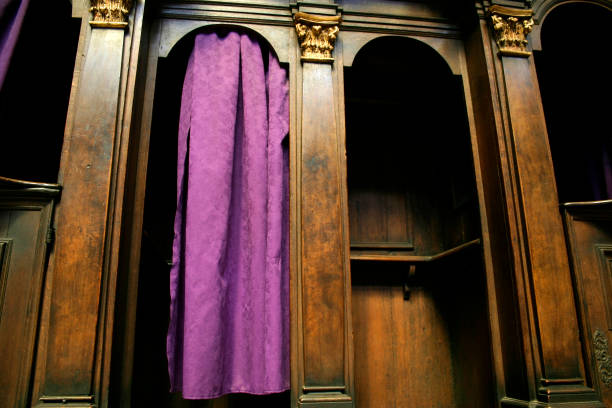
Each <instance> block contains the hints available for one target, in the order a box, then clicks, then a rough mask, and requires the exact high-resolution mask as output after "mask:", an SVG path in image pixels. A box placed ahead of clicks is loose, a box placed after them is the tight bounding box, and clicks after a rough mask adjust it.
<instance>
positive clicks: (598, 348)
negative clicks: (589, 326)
mask: <svg viewBox="0 0 612 408" xmlns="http://www.w3.org/2000/svg"><path fill="white" fill-rule="evenodd" d="M593 349H594V354H595V361H597V368H598V370H599V378H600V379H601V382H602V383H604V384H605V385H606V386H608V387H610V386H611V385H612V359H611V358H610V351H609V350H608V338H607V337H606V335H605V334H604V333H603V332H602V331H601V330H599V329H597V330H595V332H594V333H593Z"/></svg>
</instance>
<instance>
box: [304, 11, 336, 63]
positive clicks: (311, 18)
mask: <svg viewBox="0 0 612 408" xmlns="http://www.w3.org/2000/svg"><path fill="white" fill-rule="evenodd" d="M293 21H294V22H295V30H296V31H297V36H298V41H299V42H300V48H301V49H302V61H308V62H332V61H333V60H334V58H333V57H332V51H333V50H334V44H335V43H336V34H338V31H340V29H339V28H338V25H339V24H340V16H315V15H312V14H307V13H302V12H298V13H295V14H294V15H293Z"/></svg>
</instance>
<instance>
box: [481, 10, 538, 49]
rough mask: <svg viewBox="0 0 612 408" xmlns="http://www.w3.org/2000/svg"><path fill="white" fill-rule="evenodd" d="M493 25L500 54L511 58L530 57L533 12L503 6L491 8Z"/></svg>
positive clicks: (490, 13)
mask: <svg viewBox="0 0 612 408" xmlns="http://www.w3.org/2000/svg"><path fill="white" fill-rule="evenodd" d="M489 15H490V17H491V25H492V28H493V34H494V35H495V41H496V42H497V46H498V47H499V54H500V55H504V56H511V57H528V56H530V55H531V52H529V51H527V43H528V41H527V34H529V33H530V32H531V30H532V28H533V24H534V23H533V18H532V15H533V11H532V10H525V9H515V8H510V7H503V6H491V7H489Z"/></svg>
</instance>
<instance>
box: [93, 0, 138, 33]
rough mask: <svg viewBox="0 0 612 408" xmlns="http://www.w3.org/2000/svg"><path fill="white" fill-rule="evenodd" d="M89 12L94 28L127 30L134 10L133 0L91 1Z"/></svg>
mask: <svg viewBox="0 0 612 408" xmlns="http://www.w3.org/2000/svg"><path fill="white" fill-rule="evenodd" d="M90 1H91V7H90V8H89V11H91V13H92V14H93V19H92V20H91V21H90V22H89V24H91V26H92V27H102V28H126V27H127V26H128V15H129V14H130V10H131V9H132V0H90Z"/></svg>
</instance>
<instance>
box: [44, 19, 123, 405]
mask: <svg viewBox="0 0 612 408" xmlns="http://www.w3.org/2000/svg"><path fill="white" fill-rule="evenodd" d="M123 43H124V31H123V30H117V29H110V30H108V29H93V31H92V34H91V38H90V40H89V50H88V53H87V57H86V60H85V63H84V66H83V69H82V72H81V78H80V84H79V89H78V94H77V95H76V98H77V106H76V109H75V114H74V115H75V116H74V125H73V130H72V135H71V139H70V143H69V145H68V148H69V150H68V151H67V152H65V154H64V156H63V157H62V171H63V173H62V176H63V178H62V183H63V184H64V186H65V189H64V193H63V196H62V202H61V205H60V206H58V215H57V226H58V229H57V244H56V248H55V251H54V263H53V267H52V268H53V269H52V272H53V282H52V292H51V293H50V315H49V321H48V331H46V332H44V331H43V334H42V335H41V359H42V361H40V362H39V364H41V365H42V369H41V370H40V371H39V373H40V376H41V377H40V379H39V381H40V389H39V390H37V391H38V392H36V391H35V394H36V395H34V398H35V400H36V399H38V397H41V396H43V395H45V396H48V397H46V398H44V399H42V401H46V402H55V401H62V400H63V399H66V400H68V401H74V402H79V403H82V404H84V403H88V402H92V401H93V397H92V394H93V389H92V386H93V385H94V369H93V368H94V361H95V356H94V353H95V348H96V343H97V328H98V324H99V321H98V318H99V313H100V299H101V296H102V295H101V287H102V280H103V266H104V252H105V250H104V248H105V242H106V239H107V236H106V231H107V220H108V218H107V216H108V214H107V211H108V206H109V194H110V190H111V188H110V186H111V173H112V171H111V169H112V164H113V159H114V150H115V132H116V121H117V109H118V101H119V87H120V82H121V64H122V55H123V45H124V44H123Z"/></svg>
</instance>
